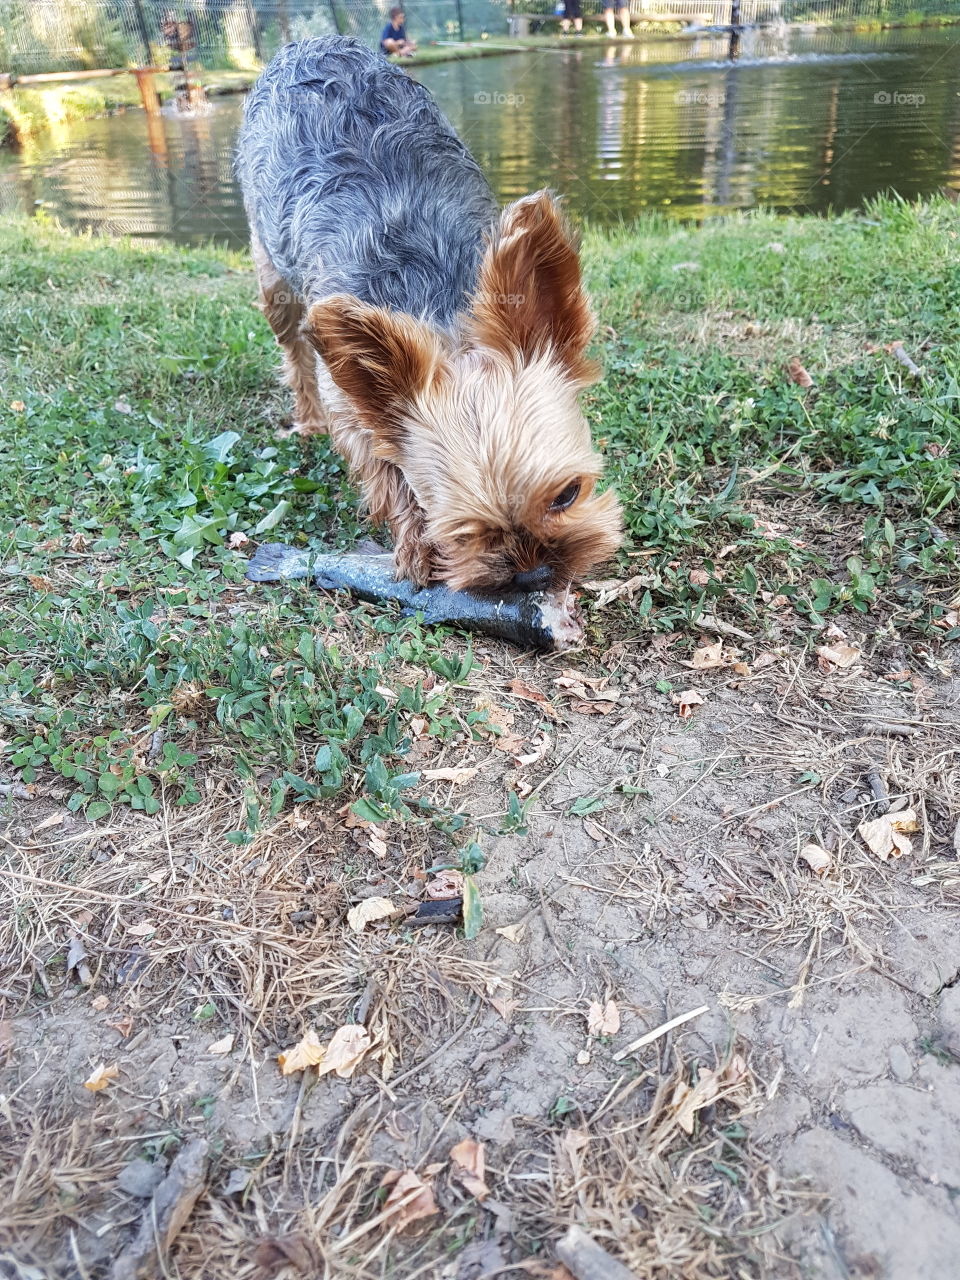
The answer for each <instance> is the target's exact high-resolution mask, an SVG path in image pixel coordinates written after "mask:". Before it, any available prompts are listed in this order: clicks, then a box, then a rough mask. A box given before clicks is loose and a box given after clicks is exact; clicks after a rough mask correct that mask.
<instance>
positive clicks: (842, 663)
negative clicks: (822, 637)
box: [817, 641, 863, 674]
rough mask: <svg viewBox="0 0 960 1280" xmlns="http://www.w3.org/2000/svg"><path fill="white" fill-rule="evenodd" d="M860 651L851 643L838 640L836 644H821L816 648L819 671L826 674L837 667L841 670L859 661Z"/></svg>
mask: <svg viewBox="0 0 960 1280" xmlns="http://www.w3.org/2000/svg"><path fill="white" fill-rule="evenodd" d="M862 656H863V655H862V653H861V652H860V650H859V649H857V648H855V647H854V646H853V645H852V644H845V643H843V642H842V641H839V642H838V643H837V644H822V645H820V646H819V647H818V648H817V664H818V666H819V667H820V670H821V671H825V672H827V673H828V674H829V673H830V672H831V671H835V670H837V668H839V669H840V670H841V671H843V670H845V669H846V668H847V667H852V666H853V665H854V663H856V662H859V661H860V659H861V657H862Z"/></svg>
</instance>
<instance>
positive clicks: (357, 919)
mask: <svg viewBox="0 0 960 1280" xmlns="http://www.w3.org/2000/svg"><path fill="white" fill-rule="evenodd" d="M396 912H397V908H396V907H395V906H394V905H393V903H392V902H391V901H390V899H389V898H364V900H363V901H362V902H358V903H357V905H356V906H355V907H351V908H350V910H349V911H348V912H347V924H348V925H349V926H350V928H351V929H353V930H354V932H355V933H363V930H364V927H365V926H366V925H368V924H370V922H371V921H373V920H384V919H386V917H387V916H392V915H396Z"/></svg>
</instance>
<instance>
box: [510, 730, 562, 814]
mask: <svg viewBox="0 0 960 1280" xmlns="http://www.w3.org/2000/svg"><path fill="white" fill-rule="evenodd" d="M552 745H553V744H552V742H551V740H550V735H549V734H547V733H544V734H541V735H540V737H539V738H538V739H537V741H536V742H534V743H531V746H532V748H533V750H532V751H528V752H526V753H525V754H523V755H515V756H514V757H513V759H514V762H515V763H516V764H517V765H519V766H520V767H521V768H527V767H529V766H530V765H532V764H539V763H540V761H541V760H543V759H544V758H545V757H546V756H548V755H549V754H550V748H551V746H552ZM520 798H521V800H522V799H523V797H522V796H521V797H520Z"/></svg>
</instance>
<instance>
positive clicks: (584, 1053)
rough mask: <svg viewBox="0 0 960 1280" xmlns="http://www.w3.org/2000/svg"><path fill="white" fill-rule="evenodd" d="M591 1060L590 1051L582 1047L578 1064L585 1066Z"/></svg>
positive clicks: (578, 1056) (578, 1055)
mask: <svg viewBox="0 0 960 1280" xmlns="http://www.w3.org/2000/svg"><path fill="white" fill-rule="evenodd" d="M589 1061H590V1053H589V1051H588V1050H587V1049H581V1050H580V1052H579V1053H578V1054H577V1066H579V1067H585V1066H586V1065H587V1063H588V1062H589Z"/></svg>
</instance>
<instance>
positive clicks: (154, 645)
mask: <svg viewBox="0 0 960 1280" xmlns="http://www.w3.org/2000/svg"><path fill="white" fill-rule="evenodd" d="M958 236H960V216H958V211H957V208H956V207H955V206H954V205H952V204H950V203H948V202H946V201H935V202H932V203H929V204H925V205H917V206H911V205H905V204H903V203H901V202H898V201H882V202H877V203H876V204H874V205H872V206H871V207H870V208H869V209H867V210H866V212H865V213H864V214H863V215H852V214H851V215H845V216H844V217H842V218H837V219H832V220H812V219H811V220H803V219H784V218H776V217H772V216H767V215H757V216H754V217H750V218H742V219H740V218H738V219H731V220H729V221H718V222H712V223H710V224H709V225H708V226H706V227H705V228H703V229H699V230H698V229H694V228H686V229H685V228H678V227H677V226H675V225H671V224H667V223H665V222H663V223H658V222H656V221H646V222H642V223H640V224H639V225H638V226H636V227H634V228H629V229H623V230H620V231H615V232H613V233H605V232H600V231H596V230H590V231H588V232H587V234H586V237H585V250H584V258H585V264H586V272H587V276H588V280H589V284H590V287H591V291H592V293H593V296H594V298H595V300H596V304H597V309H598V312H599V317H600V323H601V329H600V345H601V348H602V350H601V354H602V356H603V360H604V364H605V366H606V376H605V377H604V379H603V381H602V382H601V383H600V384H599V385H598V386H597V387H596V388H594V389H593V390H592V391H591V392H589V393H588V396H587V409H588V413H589V416H590V418H591V420H592V422H593V425H594V429H595V432H596V434H597V436H598V437H600V438H602V439H603V441H604V442H605V447H606V451H607V454H608V457H609V459H610V471H611V475H612V478H613V480H614V482H615V483H616V485H617V487H618V489H619V490H620V493H621V495H622V498H623V500H624V507H625V512H626V518H627V524H628V528H629V532H630V535H631V540H632V541H631V545H630V546H629V547H628V548H627V551H626V553H625V556H624V561H623V571H624V572H630V573H636V572H637V571H641V572H642V573H643V575H644V582H643V584H642V586H643V590H642V591H641V593H640V596H639V600H638V602H637V604H636V605H635V606H634V608H633V609H631V610H630V611H629V612H625V613H624V614H623V615H621V616H619V617H617V616H616V615H611V614H610V613H607V614H605V615H603V617H604V619H605V622H604V626H603V627H602V628H600V627H597V628H596V631H595V635H596V638H597V640H598V641H599V642H600V643H601V644H606V643H608V642H609V638H610V632H611V631H612V632H617V631H619V630H621V629H623V628H629V629H630V630H631V632H632V633H634V634H635V633H636V632H637V631H638V630H640V631H642V630H644V629H648V630H655V629H660V630H664V631H667V630H677V629H680V630H682V629H684V628H685V627H689V628H695V626H696V622H697V619H698V618H699V617H700V616H701V615H702V614H703V613H704V612H707V613H710V614H712V615H714V616H717V617H725V618H726V619H727V620H729V621H731V622H733V623H734V624H735V625H738V626H740V627H742V628H748V629H749V630H751V631H752V632H755V633H756V634H757V636H758V640H760V641H762V639H763V635H764V632H765V629H766V628H767V627H768V624H769V613H770V610H769V607H768V606H769V602H770V600H771V598H772V597H775V596H781V597H782V600H781V601H779V602H777V607H778V609H780V614H779V616H780V619H781V622H782V619H783V618H784V617H785V616H786V617H788V618H789V620H790V621H789V626H790V628H791V630H792V632H793V634H794V636H795V637H796V638H797V639H799V640H800V641H801V642H802V641H803V639H804V636H805V635H806V634H811V635H812V634H813V632H814V631H815V629H816V628H818V627H819V626H821V625H822V624H823V621H824V620H825V619H826V618H827V617H829V616H835V615H838V614H841V613H843V612H844V611H848V612H850V611H853V612H854V613H857V614H859V615H862V621H861V623H860V624H859V625H860V626H866V627H868V628H871V629H876V630H880V629H883V628H886V629H887V631H888V632H889V633H890V634H893V632H894V631H899V632H901V633H902V634H904V635H913V636H915V637H917V638H918V639H919V641H920V642H921V643H929V641H930V640H931V638H942V637H943V636H944V635H945V634H946V635H951V634H954V635H955V634H957V632H952V633H951V632H946V633H945V632H944V631H943V629H942V625H941V626H940V628H939V629H938V628H937V626H936V624H937V622H938V621H939V620H940V619H941V618H942V615H943V614H944V613H945V611H946V602H947V601H948V599H949V597H950V596H951V595H952V594H953V592H954V591H955V590H956V587H957V584H958V580H960V565H958V558H957V540H956V536H957V523H958V521H957V513H958V508H960V500H958V493H957V475H958V472H957V467H958V464H960V314H958V311H957V308H956V298H957V296H960V255H958V249H957V246H958V244H960V240H958ZM694 263H695V264H697V265H696V267H694V266H692V265H691V264H694ZM253 294H254V288H253V279H252V274H251V272H250V269H249V263H248V260H247V258H246V256H245V255H243V254H239V253H233V252H229V251H226V250H219V249H214V248H210V249H194V250H184V249H182V248H179V247H172V246H164V245H159V246H146V245H143V244H135V243H122V242H115V241H109V240H100V239H93V238H89V237H85V236H76V235H70V234H68V233H65V232H63V231H61V230H59V229H57V228H56V227H55V226H53V225H50V224H47V223H45V222H43V221H34V222H27V221H22V220H8V221H0V300H2V301H0V386H2V388H3V392H2V398H0V474H2V478H3V484H2V487H0V539H2V543H0V545H2V547H3V575H2V578H0V593H2V596H0V598H2V609H3V618H2V631H0V686H2V693H0V697H2V701H3V712H2V721H3V723H4V725H5V726H6V731H5V739H6V741H5V746H4V750H5V756H6V758H5V765H4V767H5V768H6V769H7V770H8V772H12V773H13V774H14V775H15V776H17V775H18V776H21V777H22V778H23V780H24V781H26V782H28V783H29V782H32V781H39V782H41V783H42V784H43V785H46V784H47V783H48V782H49V780H50V778H51V777H52V776H56V777H58V778H59V780H60V784H59V785H62V786H63V787H65V788H66V793H65V794H69V803H70V804H71V806H72V807H74V808H83V809H85V810H86V812H87V813H88V814H89V815H90V816H92V817H96V816H98V815H101V814H103V813H105V812H107V810H108V809H109V807H111V806H112V805H114V804H118V803H120V804H127V805H129V806H131V807H132V808H136V809H142V810H146V811H148V812H150V811H153V810H154V809H155V808H156V807H157V804H158V797H159V798H163V797H166V798H167V799H168V800H170V801H172V802H175V803H181V804H189V803H192V802H194V801H195V800H196V799H197V798H198V797H199V795H200V793H201V791H202V787H203V779H204V777H205V775H206V773H208V772H209V771H210V770H211V769H214V768H216V767H220V766H222V767H223V768H225V769H226V770H227V772H228V773H229V774H230V775H231V776H233V777H234V778H236V780H237V787H238V789H239V791H238V794H239V793H240V792H242V794H243V796H244V797H245V798H246V807H245V813H246V820H245V823H241V825H240V828H239V829H238V830H237V831H235V832H234V833H233V836H232V837H231V838H234V839H236V840H237V841H242V840H244V839H247V838H250V837H251V836H252V834H253V833H255V831H256V830H257V827H258V824H259V823H260V822H261V821H262V817H263V813H264V812H265V811H266V809H267V808H270V809H272V810H274V811H278V810H279V808H280V807H282V806H283V804H284V803H287V802H289V801H291V800H293V801H296V800H303V799H313V798H318V797H329V796H333V795H334V794H340V793H341V792H343V793H345V794H346V795H347V796H348V797H353V798H355V802H356V803H360V804H362V805H366V806H373V808H372V809H371V808H369V807H368V808H365V809H364V810H363V812H364V814H365V815H366V816H367V817H368V818H369V817H370V815H371V813H372V814H373V815H374V816H376V814H377V813H380V814H383V815H388V816H389V815H390V814H392V813H401V814H403V815H404V816H405V817H406V818H407V820H420V821H423V822H427V823H430V824H433V825H434V826H439V827H440V828H441V830H444V831H445V832H446V833H447V835H450V834H451V833H452V832H453V831H454V830H455V828H456V827H457V825H458V822H457V820H456V818H455V815H453V816H452V815H446V814H438V813H436V812H434V811H432V810H430V808H429V806H427V807H426V808H424V807H423V806H422V805H421V804H420V802H419V801H418V800H417V799H416V798H415V797H416V779H413V780H412V781H411V779H410V777H408V776H407V775H406V774H405V772H404V764H403V757H404V755H405V753H406V751H407V748H408V746H409V743H408V741H407V739H406V736H405V730H404V728H403V726H404V724H406V723H407V721H408V720H409V717H410V715H411V714H418V715H422V716H423V717H424V718H425V719H426V720H427V721H428V722H429V725H430V730H429V731H430V732H431V733H433V734H435V735H436V736H437V737H439V738H445V739H446V738H453V737H455V736H456V735H458V734H463V733H466V734H468V735H469V734H470V733H472V732H474V727H473V725H474V722H475V721H476V719H477V718H478V713H472V712H471V713H465V712H464V711H463V710H462V709H459V708H458V707H457V704H456V698H455V696H454V695H455V691H456V688H457V685H458V684H459V683H460V682H462V681H464V680H466V679H467V678H468V676H469V673H470V669H471V661H472V660H471V659H470V657H469V653H467V656H466V657H463V656H462V655H463V653H464V648H465V642H464V641H463V640H462V639H455V640H454V641H453V642H452V643H451V642H445V641H444V639H443V637H442V636H436V635H433V634H429V633H426V632H424V631H423V630H422V629H421V628H420V627H419V626H418V625H417V624H416V623H415V622H413V621H404V620H400V619H398V618H396V617H395V616H394V615H392V614H390V613H385V612H378V611H376V610H372V609H369V608H351V607H347V608H346V609H344V608H341V607H339V606H338V605H337V604H333V603H331V602H329V601H326V600H323V599H321V598H320V597H318V596H317V595H316V594H315V593H312V592H310V591H309V590H308V589H303V588H300V587H298V586H296V585H294V584H291V585H290V586H288V587H286V588H284V589H282V590H281V589H277V590H269V589H265V588H262V587H259V588H255V587H251V586H249V585H247V584H246V583H245V582H244V581H243V576H242V574H243V561H242V559H241V558H240V557H238V556H237V554H236V553H235V552H234V551H233V550H231V549H230V546H229V542H230V538H231V535H244V536H246V537H248V538H250V539H251V540H252V541H253V542H255V541H257V540H262V539H263V538H269V539H279V540H284V541H289V542H300V543H305V542H308V541H315V540H321V539H322V540H324V541H327V542H330V541H334V542H340V543H344V542H349V541H351V540H353V539H354V538H355V537H356V536H357V534H358V533H359V531H360V526H359V524H358V521H357V516H356V507H355V499H354V495H353V494H352V492H351V491H350V489H349V486H348V485H347V484H346V482H345V479H344V476H343V471H342V468H341V465H340V462H339V460H338V459H337V457H336V456H335V455H333V454H332V453H331V452H330V450H329V449H328V448H327V447H326V446H325V444H324V443H323V442H322V441H317V440H311V441H308V442H307V443H306V444H304V443H301V442H300V441H299V440H289V439H288V440H284V439H278V438H277V427H278V426H279V425H280V423H281V422H282V421H283V419H284V417H285V414H286V412H287V404H286V397H285V395H284V393H282V392H281V391H280V390H279V389H278V388H277V386H276V380H275V369H276V365H277V351H276V347H275V345H274V342H273V339H272V336H271V334H270V332H269V330H268V329H267V326H266V324H265V323H264V321H263V319H262V317H261V316H260V314H259V312H258V311H257V310H256V308H255V307H254V306H253ZM895 340H901V341H902V342H903V343H904V346H905V348H906V350H907V351H908V352H910V354H911V355H912V356H913V357H914V359H915V360H916V361H917V362H918V363H919V364H921V365H922V367H923V369H924V373H925V376H924V378H923V380H922V381H915V380H913V379H911V378H910V377H909V376H907V375H906V371H905V370H904V369H902V367H901V366H900V365H899V364H898V363H897V362H896V361H895V360H894V359H893V357H892V356H891V355H889V354H888V353H887V352H886V351H885V350H884V349H883V344H884V343H891V342H893V341H895ZM868 345H869V346H871V347H877V348H879V349H877V350H868V349H867V348H868ZM794 357H795V358H797V359H799V360H800V361H801V363H802V364H803V365H804V366H805V367H806V368H807V369H808V370H809V371H810V373H811V374H812V376H813V377H814V379H815V382H816V386H815V387H814V388H812V389H806V390H805V389H802V388H800V387H798V386H796V385H794V383H793V382H791V381H790V379H789V378H788V376H787V374H786V371H785V366H786V363H787V361H788V360H789V359H791V358H794ZM771 525H776V527H771ZM798 544H799V545H798ZM638 554H640V556H641V558H640V559H639V560H638V559H636V558H634V557H635V556H636V555H638ZM783 610H787V613H786V614H784V612H783ZM431 673H432V674H431ZM427 675H429V676H430V679H426V678H425V677H426V676H427ZM437 676H439V677H440V680H441V688H440V692H438V693H434V692H430V685H431V681H432V680H433V679H435V678H436V677H437ZM385 687H389V688H391V689H393V690H394V691H396V692H397V694H398V695H399V699H397V698H391V697H389V696H387V695H386V694H385V693H384V688H385ZM161 736H162V738H163V741H162V742H161V741H160V737H161ZM411 787H412V788H413V791H410V790H409V789H410V788H411ZM401 793H404V794H401ZM411 796H413V797H414V799H412V800H411V799H410V797H411Z"/></svg>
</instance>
